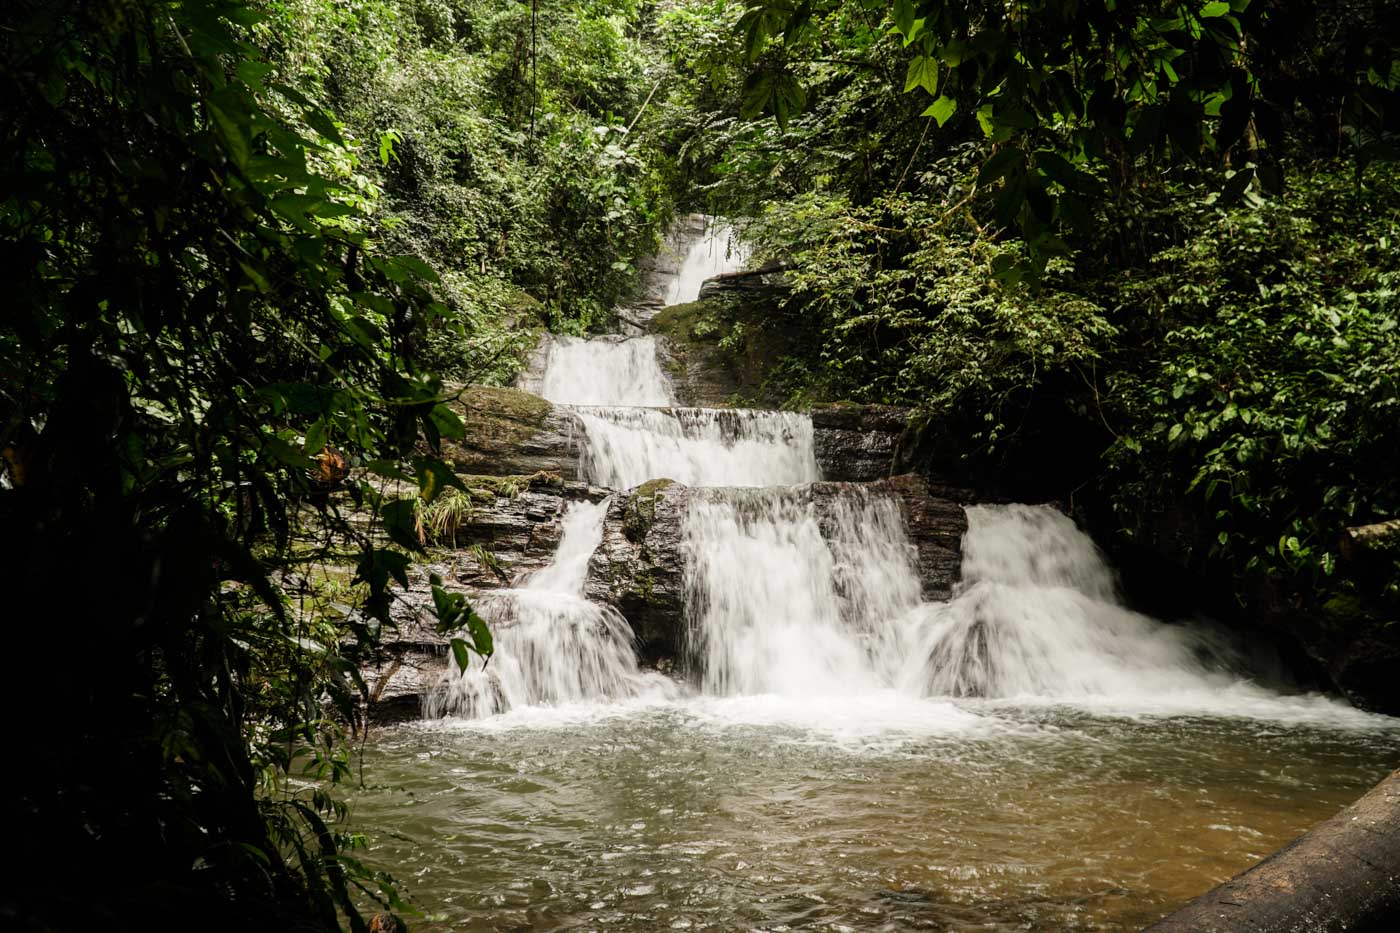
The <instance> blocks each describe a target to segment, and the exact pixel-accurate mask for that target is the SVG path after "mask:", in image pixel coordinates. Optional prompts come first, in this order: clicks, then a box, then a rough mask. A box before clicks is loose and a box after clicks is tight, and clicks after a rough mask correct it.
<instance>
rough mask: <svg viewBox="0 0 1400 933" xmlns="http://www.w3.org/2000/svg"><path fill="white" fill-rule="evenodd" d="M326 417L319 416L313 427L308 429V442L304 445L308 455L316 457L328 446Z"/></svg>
mask: <svg viewBox="0 0 1400 933" xmlns="http://www.w3.org/2000/svg"><path fill="white" fill-rule="evenodd" d="M326 433H327V426H326V419H325V418H317V419H316V421H315V422H314V423H312V425H311V427H309V428H307V429H306V443H305V444H303V445H302V450H304V451H305V452H306V455H307V456H308V457H314V456H316V455H317V454H319V453H320V452H321V449H322V448H323V447H325V446H326Z"/></svg>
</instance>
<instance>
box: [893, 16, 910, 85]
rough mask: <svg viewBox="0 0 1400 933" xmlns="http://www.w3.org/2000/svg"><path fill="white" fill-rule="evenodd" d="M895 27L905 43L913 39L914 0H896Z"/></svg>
mask: <svg viewBox="0 0 1400 933" xmlns="http://www.w3.org/2000/svg"><path fill="white" fill-rule="evenodd" d="M894 28H895V29H898V30H899V34H900V35H901V36H903V37H904V44H905V45H908V44H909V43H910V42H911V41H913V38H914V36H913V33H914V0H894ZM906 90H907V88H906Z"/></svg>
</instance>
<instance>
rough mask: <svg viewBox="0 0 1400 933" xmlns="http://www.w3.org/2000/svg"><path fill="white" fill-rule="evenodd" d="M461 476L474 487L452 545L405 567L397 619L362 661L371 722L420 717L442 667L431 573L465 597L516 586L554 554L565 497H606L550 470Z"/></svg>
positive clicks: (443, 646)
mask: <svg viewBox="0 0 1400 933" xmlns="http://www.w3.org/2000/svg"><path fill="white" fill-rule="evenodd" d="M462 479H463V480H464V481H465V482H466V484H467V486H468V487H469V488H470V489H472V491H473V493H474V495H473V500H474V505H473V508H472V509H471V510H470V512H468V513H467V514H465V515H464V516H463V518H462V519H461V521H460V523H459V524H458V525H457V526H456V528H455V530H454V531H453V547H452V549H451V550H432V551H430V556H429V557H428V558H427V559H426V560H423V561H420V562H419V563H416V564H415V565H414V566H413V567H412V568H411V569H410V571H409V586H408V589H407V590H404V591H401V592H398V593H396V597H397V598H396V599H395V600H394V603H393V604H392V606H391V608H390V617H391V619H392V620H393V622H394V625H393V626H392V627H390V628H388V629H386V630H385V631H384V632H383V633H382V634H381V636H380V639H379V644H378V645H377V646H376V651H375V653H374V656H373V657H372V658H371V659H370V660H369V662H368V663H365V664H362V665H361V668H360V671H361V674H362V676H363V677H364V679H365V683H366V685H367V686H368V688H369V692H370V703H369V708H368V711H367V712H368V715H369V718H370V719H371V720H372V721H375V722H397V721H400V720H403V719H416V718H418V716H419V715H420V706H421V701H422V697H423V695H424V694H425V693H426V692H427V689H428V688H429V687H430V686H432V684H433V683H434V682H435V681H436V679H437V677H438V676H439V675H440V674H441V673H442V671H443V669H444V668H445V667H446V665H447V652H448V644H449V638H448V636H446V635H440V634H438V632H437V629H436V618H435V616H434V614H433V599H432V584H431V578H432V575H434V574H436V575H437V576H439V577H440V578H442V580H443V581H444V584H445V585H446V586H447V588H449V589H453V590H458V591H465V592H467V593H468V594H469V595H475V594H478V593H483V592H489V591H490V590H493V589H500V588H503V587H508V586H516V585H519V584H520V583H521V582H522V581H523V580H524V578H525V577H526V576H528V575H529V574H530V573H533V572H534V571H536V570H539V569H541V568H542V567H544V566H546V565H547V564H548V563H549V562H550V560H552V559H553V557H554V552H555V550H557V549H558V547H559V539H560V537H561V536H562V534H563V527H562V522H561V519H562V518H563V516H564V511H565V510H566V509H567V508H568V505H569V503H570V502H572V501H576V500H579V499H588V500H590V501H598V500H599V499H601V498H602V497H604V496H606V495H607V490H604V489H599V488H597V487H593V486H589V485H587V484H585V483H576V482H563V481H560V480H559V479H558V478H557V477H552V478H551V477H549V476H548V475H547V474H546V475H538V474H537V475H536V476H522V477H481V476H464V477H462ZM488 497H489V501H488ZM476 545H480V547H476Z"/></svg>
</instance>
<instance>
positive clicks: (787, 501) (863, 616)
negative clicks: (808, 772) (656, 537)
mask: <svg viewBox="0 0 1400 933" xmlns="http://www.w3.org/2000/svg"><path fill="white" fill-rule="evenodd" d="M824 531H825V533H823V532H824ZM685 548H686V558H687V568H686V573H687V577H686V590H687V596H688V600H689V615H690V624H691V630H690V634H691V650H692V654H693V658H694V660H695V661H696V662H698V665H699V667H700V670H701V683H702V687H703V689H704V691H705V692H706V693H711V694H719V695H746V694H747V695H751V694H764V693H774V694H782V695H788V696H808V697H810V696H852V695H859V694H867V693H870V692H872V691H874V690H877V689H879V688H881V687H883V686H887V685H888V677H887V676H882V674H883V673H884V672H882V671H881V670H880V666H881V665H880V663H879V659H880V657H881V656H882V655H883V654H887V653H888V652H889V647H888V646H891V645H892V636H893V635H894V632H893V630H892V626H893V624H894V623H895V622H896V620H897V619H898V618H899V617H900V616H902V615H903V614H904V613H906V612H908V611H909V610H911V609H913V608H914V607H915V606H916V605H917V604H918V600H919V579H918V576H917V575H916V574H915V573H914V570H913V565H912V562H911V560H910V554H909V550H910V548H909V544H908V540H907V538H906V537H905V535H904V532H903V530H902V526H901V521H900V516H899V511H898V508H897V507H896V506H895V504H894V503H893V502H892V501H891V500H889V499H885V498H879V497H871V496H866V495H861V494H860V493H859V492H855V493H853V494H852V495H849V496H843V497H841V498H840V499H839V500H837V501H836V502H835V503H834V508H833V512H832V514H831V515H830V516H829V519H828V527H827V528H826V529H823V528H822V527H821V521H820V518H819V514H818V509H817V507H816V504H815V503H814V502H813V500H812V497H811V496H810V495H808V494H806V493H805V492H804V491H803V490H763V491H760V492H756V493H752V494H747V495H744V494H734V493H731V492H728V491H724V492H722V493H717V494H715V495H710V496H696V497H694V498H693V500H692V502H691V505H690V511H689V514H688V515H687V516H686V522H685Z"/></svg>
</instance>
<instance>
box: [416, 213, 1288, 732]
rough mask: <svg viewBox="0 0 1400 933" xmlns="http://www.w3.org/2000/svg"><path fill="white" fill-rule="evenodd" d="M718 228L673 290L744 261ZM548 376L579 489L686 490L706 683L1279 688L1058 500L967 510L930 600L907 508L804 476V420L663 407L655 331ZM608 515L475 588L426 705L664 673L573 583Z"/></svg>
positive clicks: (974, 688) (807, 456) (698, 654)
mask: <svg viewBox="0 0 1400 933" xmlns="http://www.w3.org/2000/svg"><path fill="white" fill-rule="evenodd" d="M728 239H729V232H728V230H727V229H724V228H718V227H717V228H712V231H711V233H710V234H709V235H708V236H702V237H701V238H700V239H699V240H697V241H694V242H693V243H692V248H691V249H690V251H689V252H688V254H687V258H686V261H685V262H684V263H683V264H682V269H681V272H680V274H679V275H678V276H677V279H676V281H677V283H679V284H680V286H681V289H680V291H675V290H673V293H672V294H671V295H670V298H671V299H672V300H673V301H684V300H689V299H690V298H693V297H694V295H693V294H690V293H689V289H691V288H692V287H693V288H694V290H696V291H698V289H699V281H700V280H702V279H703V278H704V277H706V276H707V275H710V274H713V273H714V272H715V271H717V270H718V271H723V270H722V269H719V268H718V267H717V266H715V265H714V263H715V262H717V261H719V260H716V258H715V257H716V255H717V253H716V251H717V249H718V248H719V246H720V244H721V241H724V242H725V244H726V245H725V246H724V248H723V249H722V250H720V251H721V252H723V254H724V257H725V258H724V259H723V260H722V262H721V265H722V264H723V263H730V262H736V261H739V260H735V258H734V257H735V254H734V253H732V252H731V251H730V250H729V249H728V246H727V241H728ZM697 270H698V271H697ZM542 385H543V390H542V391H543V394H544V396H545V397H546V398H548V399H550V400H551V401H554V402H556V403H559V404H564V405H569V406H571V407H573V408H574V410H575V412H576V414H577V416H578V418H579V420H580V422H581V424H582V427H583V435H584V436H583V444H582V454H581V461H580V466H581V472H582V474H583V476H584V477H585V478H586V479H587V480H588V481H589V482H590V483H593V484H595V485H599V486H606V487H610V488H613V489H628V488H632V487H635V486H638V485H640V484H642V483H644V482H646V481H648V480H652V479H661V478H666V479H671V480H675V481H677V482H680V483H683V484H685V485H687V486H690V487H692V493H691V495H690V498H689V501H688V506H687V509H688V511H687V513H686V515H685V516H684V524H683V536H684V541H683V546H684V549H685V561H686V563H685V586H686V594H687V606H688V612H687V619H686V625H687V635H688V647H687V651H688V655H689V659H690V661H691V662H692V667H693V669H695V670H696V671H698V675H699V676H698V679H699V687H700V689H701V690H702V691H703V692H704V693H706V694H710V695H715V696H722V697H731V696H756V695H779V696H792V697H803V698H810V697H816V696H824V697H845V698H850V697H856V696H863V695H874V694H876V693H878V694H880V695H881V696H883V697H888V696H895V697H902V698H903V700H901V701H900V702H906V703H907V702H913V701H916V700H917V699H919V698H928V697H941V698H954V699H956V698H991V699H996V698H1009V699H1018V700H1020V699H1026V698H1037V699H1043V700H1049V701H1052V702H1061V701H1066V702H1080V701H1092V700H1095V699H1099V700H1108V701H1113V702H1120V701H1128V700H1132V701H1135V702H1141V703H1142V704H1145V705H1147V706H1151V705H1152V704H1153V703H1154V702H1156V703H1158V704H1159V705H1161V704H1162V703H1165V702H1167V701H1166V700H1164V698H1168V697H1171V698H1175V699H1174V700H1173V701H1172V702H1177V703H1178V704H1182V703H1184V704H1185V705H1187V706H1190V705H1191V704H1193V703H1194V704H1196V706H1197V707H1209V706H1211V703H1212V698H1214V702H1215V703H1216V705H1217V706H1219V705H1220V702H1219V698H1221V697H1224V696H1226V695H1228V696H1230V698H1231V702H1235V703H1237V702H1238V701H1240V699H1241V697H1245V698H1246V699H1249V698H1253V699H1258V698H1260V697H1269V698H1274V697H1276V696H1277V695H1276V694H1273V693H1270V692H1269V691H1265V690H1263V689H1262V688H1258V687H1255V686H1253V685H1252V684H1250V683H1249V682H1248V681H1246V680H1245V679H1244V677H1243V675H1242V674H1241V673H1240V672H1241V671H1243V670H1245V669H1246V667H1247V665H1245V664H1244V663H1243V659H1242V657H1241V656H1240V655H1239V654H1238V652H1236V651H1234V650H1233V649H1232V648H1231V647H1230V646H1229V645H1227V644H1226V643H1224V642H1223V641H1222V640H1221V639H1220V638H1219V637H1214V636H1212V635H1211V634H1209V632H1208V630H1206V629H1204V628H1201V627H1193V626H1189V625H1166V624H1163V623H1161V622H1158V621H1156V620H1153V619H1150V618H1148V617H1146V616H1143V615H1140V614H1138V613H1134V612H1132V611H1130V610H1128V609H1127V608H1126V607H1124V606H1123V605H1122V604H1121V602H1120V600H1119V598H1118V595H1117V591H1116V585H1115V579H1114V575H1113V572H1112V570H1111V569H1110V568H1109V566H1108V565H1107V563H1106V562H1105V560H1104V558H1103V556H1102V555H1101V554H1100V553H1099V552H1098V550H1097V549H1096V548H1095V547H1094V545H1093V543H1092V541H1090V539H1089V538H1088V537H1087V536H1086V535H1084V534H1083V533H1082V532H1081V531H1079V529H1077V528H1076V527H1075V525H1074V523H1073V522H1072V521H1071V520H1070V519H1069V518H1067V517H1066V516H1064V515H1062V514H1060V513H1059V512H1057V511H1055V510H1053V509H1051V508H1048V507H1032V506H1023V505H1011V506H976V507H971V508H969V509H968V510H967V515H968V530H967V533H966V535H965V538H964V542H963V544H964V548H963V568H962V570H963V574H962V577H963V579H962V582H961V583H960V584H959V585H958V587H957V590H956V592H955V595H954V596H953V598H952V599H950V600H948V601H946V602H924V601H923V600H922V599H921V595H920V590H921V587H920V580H919V575H918V571H917V568H916V565H915V556H916V555H915V550H914V547H913V545H912V544H911V542H910V540H909V537H908V534H907V532H906V530H905V528H904V524H903V520H902V517H901V512H900V508H899V505H898V503H897V502H896V501H895V500H893V499H891V498H888V497H885V496H882V495H878V494H874V493H871V492H870V491H868V490H867V489H865V488H863V487H860V486H855V485H851V486H843V487H837V488H831V487H827V488H825V489H823V490H821V491H817V490H814V489H813V488H812V487H811V486H810V484H812V483H814V482H816V481H818V480H819V479H820V471H819V468H818V466H817V460H816V456H815V443H814V432H813V426H812V421H811V418H810V417H809V416H807V415H805V414H797V413H791V412H777V411H745V410H713V409H693V408H677V407H673V405H674V398H675V394H674V392H673V389H672V386H671V383H670V380H669V379H668V378H667V376H666V374H665V372H664V371H663V370H662V368H661V366H660V364H659V362H658V357H657V347H656V343H655V339H654V338H652V337H627V338H624V337H620V336H607V337H598V338H593V339H589V340H583V339H579V338H572V337H556V338H554V342H553V344H552V346H551V348H550V350H549V354H548V365H547V367H546V369H545V371H544V374H543V377H542ZM719 487H724V488H719ZM735 487H767V488H747V489H743V488H735ZM603 514H604V507H603V506H602V505H591V504H588V503H578V504H575V505H573V506H571V507H570V510H569V512H568V513H567V515H566V517H565V520H564V521H565V530H564V535H563V539H562V541H561V544H560V547H559V551H558V553H557V554H556V555H555V558H554V561H553V563H552V564H551V565H550V566H549V567H548V568H546V569H544V570H542V571H540V572H539V573H537V574H536V575H535V576H533V577H532V578H531V579H530V580H529V581H528V582H527V583H526V584H525V585H524V587H522V588H520V589H517V590H505V591H500V592H496V593H491V594H487V595H485V596H482V597H480V598H479V599H478V601H477V606H478V611H480V612H481V613H482V615H483V616H485V617H486V618H487V619H488V620H489V621H490V622H492V623H493V627H494V628H495V631H496V645H497V653H496V656H495V657H494V658H493V659H492V661H491V664H490V665H489V667H488V668H487V669H485V670H481V669H473V670H471V671H467V672H461V671H458V670H456V669H455V667H454V668H452V669H449V671H448V672H447V674H446V675H444V678H443V680H442V682H441V683H440V684H439V685H438V687H437V689H435V690H434V691H433V692H432V695H431V696H430V697H429V698H428V701H427V704H426V707H427V711H428V713H429V715H434V716H439V715H444V714H453V715H461V716H482V715H488V714H490V713H493V712H498V711H502V710H507V709H511V708H515V707H519V706H521V705H528V704H556V703H563V702H568V701H572V700H592V699H601V698H611V697H626V696H633V695H636V694H637V693H638V692H639V691H641V690H642V689H643V688H644V686H645V685H646V683H647V678H648V677H651V678H653V679H655V678H657V677H658V676H659V675H643V674H641V673H640V672H639V669H638V665H637V660H636V657H635V655H634V652H633V648H632V636H631V632H630V630H629V628H628V625H627V623H626V621H625V620H624V619H623V618H622V617H621V616H620V615H619V614H618V613H617V612H616V611H615V610H613V609H611V608H608V607H604V606H599V605H595V604H593V603H590V602H589V601H587V600H586V599H584V598H583V595H582V594H583V588H584V581H585V574H586V570H587V565H588V561H589V558H590V556H591V555H592V553H593V551H594V550H595V549H596V547H597V546H598V543H599V541H600V540H601V535H602V522H603ZM1246 695H1247V696H1246Z"/></svg>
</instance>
